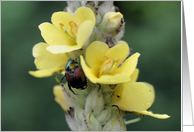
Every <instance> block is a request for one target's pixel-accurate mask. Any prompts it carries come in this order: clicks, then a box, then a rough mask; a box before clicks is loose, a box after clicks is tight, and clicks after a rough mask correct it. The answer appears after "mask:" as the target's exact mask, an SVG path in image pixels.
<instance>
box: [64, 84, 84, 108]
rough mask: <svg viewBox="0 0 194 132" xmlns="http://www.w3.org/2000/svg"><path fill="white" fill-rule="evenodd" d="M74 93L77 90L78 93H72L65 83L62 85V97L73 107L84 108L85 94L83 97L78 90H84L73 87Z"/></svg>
mask: <svg viewBox="0 0 194 132" xmlns="http://www.w3.org/2000/svg"><path fill="white" fill-rule="evenodd" d="M74 91H75V93H76V92H77V91H78V92H79V93H78V94H77V95H75V94H73V93H72V92H71V91H70V90H69V88H68V86H67V84H65V85H64V88H63V93H64V97H65V99H66V100H67V102H68V103H69V104H70V105H71V106H73V107H75V108H84V106H85V100H86V96H85V97H84V96H83V95H84V94H83V95H82V94H80V92H84V90H80V89H74Z"/></svg>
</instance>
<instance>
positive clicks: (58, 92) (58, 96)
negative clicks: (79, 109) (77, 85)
mask: <svg viewBox="0 0 194 132" xmlns="http://www.w3.org/2000/svg"><path fill="white" fill-rule="evenodd" d="M53 93H54V95H55V101H56V102H57V103H58V104H59V105H60V106H61V107H62V108H63V110H65V111H66V110H68V109H69V107H71V106H70V104H69V103H68V102H67V101H66V99H65V97H64V95H63V90H62V87H61V86H60V85H56V86H54V88H53Z"/></svg>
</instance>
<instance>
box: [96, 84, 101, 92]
mask: <svg viewBox="0 0 194 132" xmlns="http://www.w3.org/2000/svg"><path fill="white" fill-rule="evenodd" d="M97 84H98V86H99V88H98V91H99V90H100V88H101V85H100V84H99V83H97Z"/></svg>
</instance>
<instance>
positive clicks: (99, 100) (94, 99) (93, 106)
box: [85, 88, 104, 116]
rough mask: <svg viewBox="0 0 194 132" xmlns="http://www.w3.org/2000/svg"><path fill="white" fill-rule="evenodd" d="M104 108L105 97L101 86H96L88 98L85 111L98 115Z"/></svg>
mask: <svg viewBox="0 0 194 132" xmlns="http://www.w3.org/2000/svg"><path fill="white" fill-rule="evenodd" d="M103 109H104V99H103V95H102V91H101V89H99V88H94V89H93V91H91V93H90V94H89V95H88V97H87V98H86V104H85V111H86V113H89V114H90V113H92V114H93V115H94V116H97V115H98V114H99V113H100V112H101V111H102V110H103Z"/></svg>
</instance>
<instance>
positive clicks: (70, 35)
mask: <svg viewBox="0 0 194 132" xmlns="http://www.w3.org/2000/svg"><path fill="white" fill-rule="evenodd" d="M64 32H65V34H66V35H67V36H68V37H69V38H71V39H73V40H76V39H75V38H74V37H72V36H71V35H69V33H68V32H67V30H66V29H65V30H64Z"/></svg>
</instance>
